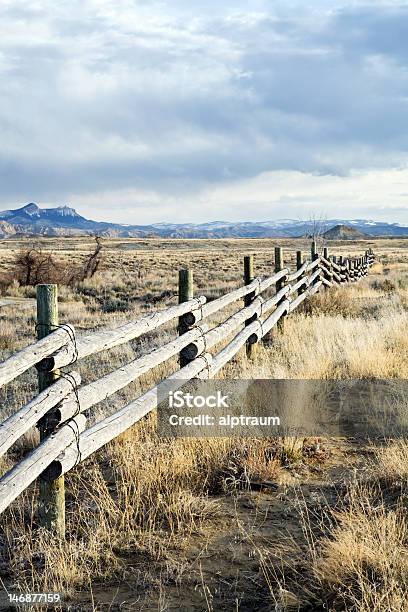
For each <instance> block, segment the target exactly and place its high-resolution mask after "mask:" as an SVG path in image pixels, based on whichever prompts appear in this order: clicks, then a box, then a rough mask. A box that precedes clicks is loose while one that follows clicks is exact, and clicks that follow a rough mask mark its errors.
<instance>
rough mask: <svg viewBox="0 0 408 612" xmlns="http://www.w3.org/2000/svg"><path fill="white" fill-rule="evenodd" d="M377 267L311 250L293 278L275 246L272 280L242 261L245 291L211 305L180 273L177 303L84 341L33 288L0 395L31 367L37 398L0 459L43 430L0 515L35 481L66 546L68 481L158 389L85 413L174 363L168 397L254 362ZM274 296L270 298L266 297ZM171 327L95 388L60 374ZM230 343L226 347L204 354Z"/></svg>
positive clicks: (51, 291)
mask: <svg viewBox="0 0 408 612" xmlns="http://www.w3.org/2000/svg"><path fill="white" fill-rule="evenodd" d="M373 261H374V256H373V253H372V251H371V249H370V250H369V251H366V253H365V255H364V256H363V257H357V258H352V259H351V258H350V259H344V258H343V257H338V258H337V257H330V256H329V253H328V250H327V248H325V249H324V251H323V253H322V254H321V255H319V254H318V252H317V248H316V243H315V242H313V243H312V248H311V257H310V259H304V258H303V254H302V252H301V251H297V253H296V270H294V271H291V270H289V269H288V268H286V267H284V263H283V253H282V249H281V248H280V247H277V248H276V249H275V271H274V274H273V275H272V276H270V277H267V278H258V277H255V275H254V262H253V256H247V257H245V259H244V283H245V284H244V285H243V286H241V287H239V288H238V289H235V290H234V291H231V292H230V293H227V294H225V295H223V296H221V297H219V298H217V299H214V300H213V301H210V302H208V301H207V300H206V298H205V297H204V296H199V297H193V276H192V272H191V270H181V271H180V275H179V304H178V305H176V306H172V307H169V308H166V309H164V310H161V311H157V312H152V313H149V314H146V315H144V316H142V317H140V318H139V319H137V320H136V321H130V322H129V323H126V324H122V325H119V326H118V327H116V328H114V329H104V330H102V331H96V332H93V333H91V334H89V335H83V336H77V335H76V332H75V329H74V327H73V326H71V325H68V324H61V325H60V324H59V321H58V304H57V287H56V286H55V285H39V286H38V287H37V337H38V340H37V342H35V343H34V344H32V345H30V346H27V347H26V348H23V349H22V350H20V351H19V352H18V353H16V354H15V355H12V356H11V357H9V358H8V359H6V360H5V361H3V362H2V363H1V364H0V387H2V386H4V385H6V384H7V383H9V382H10V381H12V380H14V379H15V378H17V377H18V376H20V375H21V374H23V372H25V371H26V370H28V369H29V368H31V367H33V366H35V367H36V368H37V371H38V379H39V394H38V395H37V396H36V397H34V398H33V399H32V400H31V401H30V402H29V403H28V404H27V405H25V406H24V407H22V408H20V409H19V410H18V411H17V412H16V413H14V414H12V415H11V416H9V417H8V418H6V419H5V420H3V421H2V422H0V458H1V457H2V456H4V455H5V454H6V453H7V451H8V450H9V449H10V448H11V447H12V446H13V444H14V443H15V442H16V441H17V440H18V439H19V438H20V437H21V436H23V435H24V434H25V433H26V432H27V431H28V430H29V429H30V428H32V427H33V426H35V425H37V426H38V427H39V429H40V443H39V445H38V446H37V447H36V448H34V449H33V450H32V451H31V452H29V453H28V454H27V456H25V457H24V458H23V459H22V460H21V461H19V462H18V463H17V464H16V465H14V466H13V467H12V468H11V469H10V470H9V471H8V472H7V473H6V474H5V475H4V476H3V477H2V478H1V479H0V513H2V512H3V511H4V510H6V508H8V507H9V506H10V504H11V503H12V502H13V501H14V500H15V499H16V498H17V496H18V495H20V494H21V493H22V492H23V491H24V490H26V489H27V488H28V487H29V486H30V485H31V484H32V483H33V482H34V481H35V480H36V479H39V485H40V486H39V490H40V493H39V504H38V507H39V510H38V512H39V520H40V523H41V524H42V525H43V526H45V527H47V528H48V529H49V530H50V531H52V532H53V533H54V534H55V535H56V536H58V537H60V538H63V537H64V536H65V497H64V474H65V473H66V472H68V471H69V470H71V469H72V468H73V467H74V466H76V465H77V464H78V463H80V462H82V461H84V460H85V459H86V458H87V457H89V456H90V455H92V454H93V453H95V452H96V451H97V450H98V449H100V448H101V447H102V446H103V445H105V444H107V443H108V442H110V441H111V440H113V439H114V438H116V437H117V436H119V435H120V434H121V433H123V432H124V431H126V430H127V429H128V428H129V427H131V426H132V425H134V424H135V423H136V422H137V421H139V420H140V419H141V418H142V417H144V416H145V415H147V414H148V413H149V412H150V411H152V410H153V409H154V408H156V407H157V401H158V400H157V389H158V387H157V386H155V387H153V388H152V389H150V390H149V391H147V392H146V393H143V394H142V395H141V396H140V397H138V398H137V399H135V400H133V401H131V402H130V403H128V404H127V405H125V406H123V407H122V408H121V409H120V410H118V411H117V412H115V413H114V414H112V415H111V416H108V417H106V418H103V419H102V420H100V421H99V422H97V423H96V424H94V425H93V426H91V427H89V428H87V419H86V415H85V412H86V411H87V410H88V409H89V408H91V407H92V406H95V405H96V404H97V403H99V402H101V401H102V400H105V399H106V398H108V397H110V396H112V395H113V394H114V393H116V392H117V391H119V390H121V389H123V388H124V387H126V386H127V385H129V384H130V383H132V382H133V381H135V380H136V379H137V378H138V377H140V376H141V375H142V374H144V373H145V372H147V371H149V370H150V369H152V368H153V367H155V366H157V365H159V364H161V363H163V362H165V361H166V360H168V359H170V358H171V357H174V356H176V355H179V363H180V369H179V370H177V371H176V372H175V373H174V374H172V375H171V376H170V377H169V378H168V379H167V380H174V381H175V386H174V387H173V388H174V389H175V388H179V387H181V386H182V385H183V384H184V382H185V381H187V380H191V379H193V378H211V377H214V376H215V375H216V374H217V372H219V370H220V369H221V368H222V367H223V366H225V364H227V363H228V362H229V361H230V360H231V359H232V358H233V357H234V356H235V355H236V354H237V353H238V351H239V350H240V349H241V348H242V347H244V346H246V353H247V356H248V357H249V358H254V356H255V351H256V346H257V343H258V342H259V341H260V340H261V339H262V338H264V337H265V336H267V334H268V333H269V332H270V331H271V330H272V328H273V327H275V326H277V327H278V328H279V329H280V330H281V331H283V326H284V319H285V317H287V316H288V315H289V314H290V313H291V312H293V311H294V310H295V309H296V308H297V307H298V306H299V305H300V304H301V303H302V302H303V301H304V300H305V299H307V298H308V297H310V296H311V295H313V294H314V293H317V292H319V291H321V290H322V289H329V288H330V287H332V286H333V285H343V284H346V283H352V282H356V281H358V280H359V279H360V278H361V277H363V276H365V275H366V274H367V273H368V270H369V268H370V266H371V265H372V263H373ZM271 288H272V289H274V292H273V294H272V295H268V294H267V290H268V289H271ZM241 299H242V300H243V302H244V304H243V307H242V308H240V309H239V310H238V311H237V312H235V313H234V314H232V315H230V316H227V318H226V319H225V320H224V321H223V322H221V323H219V324H213V325H209V324H208V322H207V321H206V320H207V319H209V317H211V316H212V315H214V314H215V313H218V312H219V311H222V310H223V309H224V308H226V307H227V306H229V305H231V304H233V303H235V302H237V301H238V300H241ZM175 319H178V333H179V335H178V337H177V338H175V339H173V340H171V341H170V342H167V343H166V344H164V345H163V346H160V347H159V348H156V349H154V350H152V351H151V352H149V353H147V354H145V355H142V356H141V357H138V358H137V359H135V360H133V361H131V362H130V363H128V364H126V365H124V366H122V367H120V368H118V369H116V370H114V371H112V372H110V373H109V374H106V375H105V376H102V377H101V378H100V379H99V380H96V381H94V382H91V383H89V384H86V385H82V386H81V377H80V375H79V373H78V372H76V371H75V370H71V371H62V372H61V368H66V367H67V366H72V365H73V364H74V363H76V362H77V361H79V360H81V359H83V358H84V357H87V356H89V355H95V354H96V353H99V352H101V351H105V350H108V349H111V348H113V347H115V346H120V345H123V344H125V343H127V342H129V341H130V340H134V339H135V338H139V337H140V336H142V335H143V334H146V333H147V332H150V331H152V330H155V329H157V328H159V327H160V326H162V325H164V324H165V323H168V322H169V321H173V320H175ZM234 334H235V335H234ZM231 336H232V339H230V340H229V342H228V343H227V344H226V346H224V348H222V349H221V350H220V351H218V352H215V353H214V354H213V353H211V352H210V351H211V349H214V348H215V347H216V346H217V345H218V344H219V343H220V342H222V341H225V340H228V339H229V338H230V337H231ZM183 381H184V382H183ZM0 417H1V415H0Z"/></svg>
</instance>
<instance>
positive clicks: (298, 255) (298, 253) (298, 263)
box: [296, 251, 305, 295]
mask: <svg viewBox="0 0 408 612" xmlns="http://www.w3.org/2000/svg"><path fill="white" fill-rule="evenodd" d="M303 263H304V261H303V255H302V251H296V270H300V268H301V267H302V266H303ZM304 276H305V274H302V276H300V277H299V278H298V280H300V279H302V278H303V277H304ZM304 290H305V286H304V285H302V287H299V289H298V295H300V294H301V293H303V292H304Z"/></svg>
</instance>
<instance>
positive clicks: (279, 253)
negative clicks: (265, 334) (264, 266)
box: [275, 247, 285, 332]
mask: <svg viewBox="0 0 408 612" xmlns="http://www.w3.org/2000/svg"><path fill="white" fill-rule="evenodd" d="M282 269H283V249H282V247H275V272H280V271H281V270H282ZM284 285H285V277H283V278H281V279H280V280H278V281H277V283H276V293H278V291H280V290H281V289H282V287H283V286H284ZM277 306H279V303H278V304H277ZM276 327H277V329H278V330H279V331H280V332H283V330H284V329H285V315H282V316H281V318H280V319H279V321H278V323H277V326H276Z"/></svg>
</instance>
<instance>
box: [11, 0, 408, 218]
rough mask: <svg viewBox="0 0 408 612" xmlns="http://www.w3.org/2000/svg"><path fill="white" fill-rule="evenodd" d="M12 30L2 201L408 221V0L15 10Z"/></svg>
mask: <svg viewBox="0 0 408 612" xmlns="http://www.w3.org/2000/svg"><path fill="white" fill-rule="evenodd" d="M0 19H1V23H2V37H1V39H0V75H1V80H0V131H1V137H2V147H1V150H0V204H2V207H6V206H8V205H10V204H13V203H19V202H24V201H28V200H35V201H39V203H46V202H47V203H56V204H57V203H59V202H62V201H65V202H66V201H69V202H70V203H72V204H74V205H76V206H78V208H79V209H80V210H81V211H82V212H86V213H87V214H88V215H89V216H91V217H92V216H93V217H95V216H96V217H98V216H100V214H101V212H100V211H101V210H104V207H106V208H108V207H110V209H109V210H107V211H106V213H105V212H104V213H103V214H104V217H105V218H109V219H111V220H121V221H123V222H126V221H129V222H137V221H138V220H139V219H141V218H143V222H149V221H158V220H168V219H174V218H177V217H178V218H180V220H186V219H187V217H188V216H191V217H192V218H196V217H198V216H201V217H202V220H205V219H206V218H208V219H213V218H217V217H218V218H219V217H221V216H222V217H224V218H231V219H238V218H258V216H262V218H270V217H276V216H279V215H281V214H282V213H284V216H288V215H287V214H286V210H287V207H288V206H290V208H291V210H293V211H298V212H296V215H299V214H300V213H301V214H302V215H303V216H304V215H306V214H307V211H309V213H310V211H311V210H312V209H315V210H316V209H318V210H324V211H326V212H327V214H328V215H329V216H331V215H332V213H334V212H335V211H336V210H337V208H338V206H339V205H344V206H345V207H348V209H349V210H353V211H354V213H353V214H354V216H356V215H359V214H361V215H363V214H364V215H365V216H371V217H375V216H376V215H378V214H381V215H383V214H387V211H389V214H392V215H394V216H395V215H396V216H397V217H398V218H400V219H402V217H404V214H405V210H406V206H405V196H403V195H401V194H402V193H405V191H404V190H405V187H404V190H402V191H401V193H400V192H399V191H398V189H397V188H396V187H395V180H396V176H398V177H401V176H402V175H404V177H405V170H404V171H402V170H396V169H397V168H400V167H405V165H406V164H407V160H408V155H407V150H408V133H407V132H406V131H405V130H404V129H403V126H404V124H405V122H406V114H407V100H408V71H407V65H406V57H407V51H408V42H407V39H406V35H405V33H406V28H407V25H408V11H407V3H406V2H385V1H382V2H372V3H370V4H367V3H365V2H360V1H357V0H356V1H354V2H350V1H348V2H347V1H346V0H344V1H342V0H330V1H327V0H326V1H325V2H323V0H315V1H314V2H313V3H312V4H311V3H308V4H307V3H304V2H301V1H300V0H291V1H289V0H285V1H283V0H279V1H277V2H274V3H273V4H272V3H271V2H270V1H269V0H252V1H251V2H250V3H248V2H243V1H242V0H235V1H234V2H233V1H232V0H225V1H224V2H222V3H220V2H218V3H215V2H208V0H196V1H195V2H194V3H192V2H188V3H187V2H186V0H171V1H170V0H162V1H159V0H157V1H156V0H145V1H142V0H82V1H80V0H70V1H69V2H68V1H67V0H61V1H59V2H51V1H50V0H37V1H36V2H32V1H31V0H30V1H28V0H27V1H26V0H13V1H8V2H7V1H3V2H2V3H1V4H0ZM401 173H402V174H401ZM403 183H404V185H405V178H404V179H403ZM406 191H408V190H406ZM379 194H381V197H380V196H379ZM353 198H354V199H353ZM352 200H353V201H352ZM271 203H272V204H271ZM115 206H117V207H118V209H117V210H112V207H115ZM380 206H383V207H385V208H384V210H380V208H379V207H380ZM293 214H295V212H294V213H293ZM203 215H206V217H205V218H203ZM124 217H126V218H124Z"/></svg>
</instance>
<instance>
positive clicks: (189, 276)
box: [178, 268, 194, 368]
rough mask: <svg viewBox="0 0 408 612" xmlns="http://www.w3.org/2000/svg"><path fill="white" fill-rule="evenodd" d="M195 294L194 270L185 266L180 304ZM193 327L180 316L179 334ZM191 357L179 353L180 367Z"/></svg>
mask: <svg viewBox="0 0 408 612" xmlns="http://www.w3.org/2000/svg"><path fill="white" fill-rule="evenodd" d="M193 294H194V283H193V271H192V270H191V269H190V268H183V269H181V270H179V286H178V295H179V304H183V303H184V302H188V301H189V300H192V299H193ZM190 329H191V326H190V325H189V324H188V323H187V321H186V318H185V316H184V315H182V316H181V317H179V322H178V333H179V336H181V335H182V334H185V333H186V332H188V331H189V330H190ZM190 361H191V360H190V359H188V358H187V357H186V356H185V355H183V354H182V353H180V355H179V363H180V368H184V366H186V365H187V364H189V363H190Z"/></svg>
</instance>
